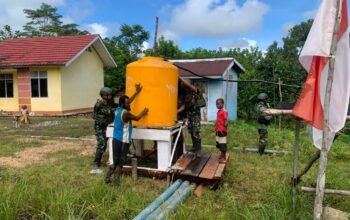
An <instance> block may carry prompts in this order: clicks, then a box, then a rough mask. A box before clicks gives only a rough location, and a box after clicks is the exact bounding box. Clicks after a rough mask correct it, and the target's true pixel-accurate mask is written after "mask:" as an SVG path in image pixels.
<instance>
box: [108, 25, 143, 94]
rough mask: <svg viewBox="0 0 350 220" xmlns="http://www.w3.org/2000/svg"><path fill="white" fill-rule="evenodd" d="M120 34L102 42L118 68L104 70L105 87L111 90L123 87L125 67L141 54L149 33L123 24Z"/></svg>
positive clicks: (140, 27)
mask: <svg viewBox="0 0 350 220" xmlns="http://www.w3.org/2000/svg"><path fill="white" fill-rule="evenodd" d="M120 31H121V34H120V35H118V36H114V37H112V39H108V38H106V39H105V40H104V42H105V44H106V46H107V48H108V50H109V51H110V52H111V54H112V56H113V58H114V60H115V61H116V63H117V65H118V68H116V69H115V68H114V69H106V70H105V85H106V86H108V87H111V88H113V89H117V90H119V89H121V88H123V87H124V86H125V74H126V65H127V64H129V63H131V62H134V61H135V60H136V59H137V58H138V56H139V55H140V54H141V53H142V52H143V51H142V44H143V42H145V41H147V40H148V38H149V33H148V32H147V31H145V30H144V29H143V27H142V26H141V25H138V24H136V25H132V26H129V25H126V24H123V25H122V26H121V28H120Z"/></svg>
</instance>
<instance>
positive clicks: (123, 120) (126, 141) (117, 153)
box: [105, 96, 148, 185]
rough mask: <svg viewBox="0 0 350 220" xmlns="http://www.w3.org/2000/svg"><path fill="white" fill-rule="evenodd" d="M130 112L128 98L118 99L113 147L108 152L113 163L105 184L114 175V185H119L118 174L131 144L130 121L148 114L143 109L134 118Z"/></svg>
mask: <svg viewBox="0 0 350 220" xmlns="http://www.w3.org/2000/svg"><path fill="white" fill-rule="evenodd" d="M130 110H131V109H130V99H129V97H128V96H121V97H120V98H119V107H118V108H117V109H116V110H115V117H114V130H113V145H112V152H110V153H111V154H112V158H113V163H112V164H111V166H110V169H109V171H108V172H107V175H106V178H105V182H106V183H111V182H112V180H111V178H112V175H114V179H113V182H114V183H115V184H116V185H117V184H119V179H120V174H121V171H122V168H123V165H125V163H126V160H127V158H126V155H127V153H128V151H129V146H130V143H131V132H132V121H138V120H140V119H141V118H142V117H143V116H144V115H146V114H147V113H148V109H147V108H144V109H143V110H142V111H141V113H140V114H139V115H137V116H135V115H133V114H131V112H130Z"/></svg>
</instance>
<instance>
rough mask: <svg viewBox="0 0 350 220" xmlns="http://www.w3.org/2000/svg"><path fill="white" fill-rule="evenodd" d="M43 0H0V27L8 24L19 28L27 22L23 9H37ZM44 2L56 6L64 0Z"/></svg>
mask: <svg viewBox="0 0 350 220" xmlns="http://www.w3.org/2000/svg"><path fill="white" fill-rule="evenodd" d="M42 2H43V0H22V1H19V0H0V5H1V7H0V15H1V16H0V28H2V27H3V26H4V25H10V26H11V27H12V29H13V30H18V29H21V27H22V26H23V25H24V24H26V23H27V22H28V19H27V18H26V16H25V14H24V13H23V9H37V8H39V7H40V5H41V4H42ZM45 3H47V4H49V5H51V6H53V7H57V6H61V5H63V4H64V3H65V0H45Z"/></svg>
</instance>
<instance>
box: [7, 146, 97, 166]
mask: <svg viewBox="0 0 350 220" xmlns="http://www.w3.org/2000/svg"><path fill="white" fill-rule="evenodd" d="M42 142H43V143H44V146H41V147H33V148H26V149H25V150H23V151H20V152H17V153H16V154H15V155H14V156H9V157H0V166H4V167H15V168H20V167H26V166H29V165H35V164H45V163H51V162H54V161H56V160H57V158H55V157H49V158H48V155H49V154H52V153H57V152H59V151H65V150H75V151H77V152H79V154H80V155H83V156H88V155H93V154H94V152H95V150H96V141H94V140H91V141H86V140H84V141H78V140H77V141H65V140H54V141H52V140H50V141H45V140H42ZM71 157H74V155H71V156H67V157H66V158H67V159H68V158H71Z"/></svg>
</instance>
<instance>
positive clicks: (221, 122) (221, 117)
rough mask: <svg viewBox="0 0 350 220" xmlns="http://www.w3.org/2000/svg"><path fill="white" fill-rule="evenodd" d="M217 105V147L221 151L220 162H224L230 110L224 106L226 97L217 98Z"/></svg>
mask: <svg viewBox="0 0 350 220" xmlns="http://www.w3.org/2000/svg"><path fill="white" fill-rule="evenodd" d="M216 107H217V109H218V112H217V117H216V123H215V133H216V147H217V148H218V149H219V150H220V151H221V154H220V157H219V162H220V163H224V162H226V151H227V125H228V112H227V111H226V109H225V108H224V99H222V98H219V99H217V100H216Z"/></svg>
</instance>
